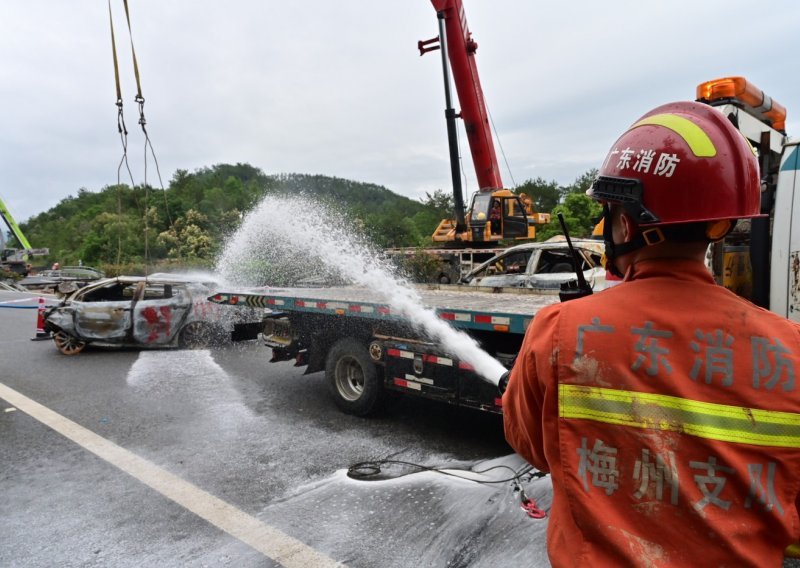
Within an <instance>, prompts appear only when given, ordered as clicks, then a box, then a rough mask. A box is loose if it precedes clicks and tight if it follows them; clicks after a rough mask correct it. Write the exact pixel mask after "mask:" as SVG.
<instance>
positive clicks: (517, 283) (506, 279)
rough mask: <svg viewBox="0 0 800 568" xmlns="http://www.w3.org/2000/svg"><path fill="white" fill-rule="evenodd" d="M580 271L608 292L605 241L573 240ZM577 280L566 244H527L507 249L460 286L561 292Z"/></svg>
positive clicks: (474, 271) (484, 264) (597, 287)
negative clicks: (562, 285) (570, 281)
mask: <svg viewBox="0 0 800 568" xmlns="http://www.w3.org/2000/svg"><path fill="white" fill-rule="evenodd" d="M573 245H574V249H575V252H576V254H577V260H578V263H579V268H580V270H581V271H582V272H583V275H584V278H586V281H587V282H588V283H589V284H590V285H591V286H592V288H593V289H594V290H595V291H598V290H602V289H604V288H606V286H607V284H606V279H605V269H604V268H603V267H602V266H601V262H600V258H601V256H602V254H603V243H602V241H595V240H589V239H573ZM575 278H576V274H575V268H574V263H573V257H572V254H571V252H570V250H569V247H568V245H567V243H566V241H565V240H563V239H560V238H554V239H551V240H549V241H546V242H540V243H525V244H521V245H517V246H514V247H511V248H509V249H507V250H506V251H504V252H502V253H500V254H498V255H496V256H494V257H492V258H490V259H489V260H487V261H486V262H484V263H482V264H480V265H479V266H477V267H476V268H475V269H474V270H472V271H471V272H470V273H469V274H467V275H466V276H464V277H463V278H462V279H461V281H460V283H461V284H467V285H469V286H486V287H492V288H534V289H539V290H543V291H547V290H552V291H558V290H559V288H560V287H561V284H562V283H563V282H567V281H568V280H574V279H575Z"/></svg>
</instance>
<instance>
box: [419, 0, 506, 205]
mask: <svg viewBox="0 0 800 568" xmlns="http://www.w3.org/2000/svg"><path fill="white" fill-rule="evenodd" d="M431 3H432V4H433V7H434V9H435V10H436V11H437V12H439V13H441V14H443V15H444V23H445V31H446V36H447V53H448V56H449V59H450V68H451V70H452V73H453V81H454V83H455V86H456V93H457V94H458V101H459V103H460V104H461V118H462V119H463V120H464V127H465V129H466V131H467V140H468V142H469V148H470V152H471V154H472V163H473V165H474V166H475V174H476V176H477V178H478V187H479V189H480V190H481V191H491V190H494V189H501V188H502V187H503V181H502V179H501V177H500V168H499V167H498V165H497V154H496V153H495V149H494V142H493V140H492V132H491V129H490V128H489V116H488V112H487V110H486V102H485V100H484V97H483V89H482V88H481V80H480V77H479V76H478V67H477V64H476V62H475V52H476V51H477V49H478V44H477V43H476V42H475V41H474V40H473V39H472V34H471V33H470V31H469V27H468V26H467V18H466V15H465V14H464V5H463V3H462V1H461V0H431Z"/></svg>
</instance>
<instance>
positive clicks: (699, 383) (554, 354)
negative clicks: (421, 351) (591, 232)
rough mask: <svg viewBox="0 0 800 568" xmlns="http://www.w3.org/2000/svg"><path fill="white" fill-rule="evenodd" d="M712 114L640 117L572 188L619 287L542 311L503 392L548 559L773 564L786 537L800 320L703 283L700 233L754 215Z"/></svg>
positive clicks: (746, 163)
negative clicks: (540, 475)
mask: <svg viewBox="0 0 800 568" xmlns="http://www.w3.org/2000/svg"><path fill="white" fill-rule="evenodd" d="M754 154H755V153H754V151H753V149H752V147H750V145H749V143H748V142H747V141H746V140H745V139H744V137H743V136H742V135H741V134H740V133H739V132H738V131H737V130H736V129H735V128H734V127H733V126H732V124H731V123H730V122H729V121H728V119H727V118H726V117H725V116H723V115H722V114H721V113H720V112H718V111H717V110H715V109H713V108H711V107H709V106H706V105H703V104H701V103H692V102H678V103H671V104H667V105H663V106H661V107H658V108H656V109H654V110H653V111H651V112H649V113H647V114H645V115H644V116H643V117H642V118H641V119H640V120H639V121H637V122H636V123H635V124H634V125H633V126H631V127H630V128H629V129H628V130H627V131H626V132H625V133H623V134H622V136H621V137H620V138H619V139H618V140H617V141H616V143H615V144H614V145H613V146H612V148H611V149H610V151H609V153H608V155H607V157H606V160H605V162H604V163H603V165H602V167H601V168H600V170H599V173H598V177H597V179H596V180H595V181H594V183H593V185H592V187H591V188H590V189H589V191H588V192H587V193H588V195H589V196H591V197H592V198H593V199H596V200H598V201H599V202H600V203H602V204H603V207H604V219H605V222H604V237H605V238H604V240H605V241H606V249H607V253H606V254H607V256H608V263H609V264H608V268H609V269H610V270H612V271H613V272H615V273H617V274H618V275H620V276H622V277H623V278H624V282H623V283H622V284H621V285H619V286H616V287H614V288H612V289H609V290H605V291H603V292H601V293H599V294H594V295H591V296H587V297H584V298H581V299H577V300H574V301H571V302H567V303H561V304H557V305H553V306H549V307H547V308H545V309H542V310H541V311H539V312H538V313H537V314H536V317H535V318H534V320H533V322H532V324H531V325H530V327H529V328H528V331H527V334H526V337H525V340H524V343H523V345H522V349H521V351H520V354H519V356H518V358H517V361H516V363H515V365H514V368H513V370H512V372H511V376H510V379H509V382H508V388H507V390H506V392H505V394H504V396H503V411H504V423H505V433H506V438H507V439H508V441H509V443H510V444H511V446H512V447H513V448H514V449H515V450H516V451H517V452H518V453H519V454H520V455H522V456H523V457H524V458H525V459H527V460H528V461H529V462H530V463H532V464H533V465H534V466H536V467H537V468H539V469H541V470H543V471H549V472H550V473H551V476H552V482H553V491H554V495H553V503H552V508H551V510H550V513H549V515H550V519H549V525H548V529H547V540H548V542H547V546H548V554H549V556H550V560H551V562H552V564H553V565H554V566H722V565H726V566H780V565H781V563H782V559H783V552H784V549H785V548H786V547H787V545H789V544H790V543H792V542H793V541H796V540H797V538H798V536H800V534H799V533H800V520H799V519H798V512H797V507H798V493H800V395H799V394H798V388H799V387H800V385H798V384H797V383H798V381H800V377H797V376H796V375H797V372H798V371H800V366H798V357H800V326H798V325H797V324H795V323H793V322H790V321H788V320H786V319H784V318H781V317H779V316H777V315H775V314H773V313H771V312H768V311H766V310H762V309H761V308H758V307H756V306H754V305H752V304H750V303H749V302H747V301H746V300H744V299H742V298H740V297H738V296H736V295H734V294H733V293H731V292H730V291H728V290H726V289H725V288H723V287H721V286H719V285H717V284H715V282H714V280H713V279H712V277H711V275H710V273H709V271H708V270H707V269H706V267H705V265H704V255H705V252H706V249H707V245H708V243H709V242H711V241H714V240H717V239H720V238H722V237H724V236H725V234H726V233H727V232H729V231H730V229H731V227H732V226H733V224H734V222H735V221H733V220H735V219H740V218H751V217H756V216H758V215H759V207H760V184H759V171H758V163H757V160H756V157H755V155H754Z"/></svg>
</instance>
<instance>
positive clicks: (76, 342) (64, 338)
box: [53, 330, 86, 355]
mask: <svg viewBox="0 0 800 568" xmlns="http://www.w3.org/2000/svg"><path fill="white" fill-rule="evenodd" d="M53 342H54V343H55V344H56V347H58V350H59V351H61V353H63V354H64V355H77V354H78V353H80V352H81V351H83V349H84V348H85V347H86V342H85V341H81V340H80V339H78V338H77V337H74V336H72V335H70V334H68V333H67V332H65V331H62V330H58V331H57V332H55V333H54V334H53Z"/></svg>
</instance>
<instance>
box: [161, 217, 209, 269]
mask: <svg viewBox="0 0 800 568" xmlns="http://www.w3.org/2000/svg"><path fill="white" fill-rule="evenodd" d="M207 223H208V218H207V217H206V216H205V215H203V214H202V213H200V212H198V211H195V210H194V209H190V210H189V211H187V212H186V217H184V218H181V219H178V220H177V221H176V222H175V223H174V224H173V226H172V227H170V228H169V229H167V230H166V231H164V232H163V233H161V234H160V235H158V243H159V244H160V245H161V246H164V247H166V248H167V251H168V252H167V254H168V255H169V256H170V257H171V258H176V259H183V260H189V261H195V260H210V259H211V256H212V255H211V253H212V248H213V241H212V238H211V236H210V235H209V234H208V231H207V230H206V229H205V228H204V227H203V226H204V225H206V224H207Z"/></svg>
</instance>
